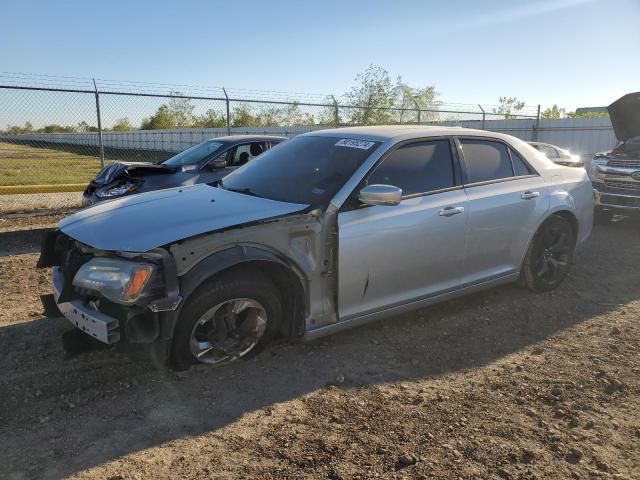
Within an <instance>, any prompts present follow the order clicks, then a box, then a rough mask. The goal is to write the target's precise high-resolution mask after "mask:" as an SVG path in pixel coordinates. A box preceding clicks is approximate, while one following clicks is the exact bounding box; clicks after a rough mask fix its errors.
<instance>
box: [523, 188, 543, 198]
mask: <svg viewBox="0 0 640 480" xmlns="http://www.w3.org/2000/svg"><path fill="white" fill-rule="evenodd" d="M539 196H540V192H532V191H531V190H527V191H526V192H524V193H523V194H522V195H520V198H521V199H523V200H531V199H532V198H538V197H539Z"/></svg>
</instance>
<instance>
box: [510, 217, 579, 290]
mask: <svg viewBox="0 0 640 480" xmlns="http://www.w3.org/2000/svg"><path fill="white" fill-rule="evenodd" d="M574 248H575V235H574V233H573V229H572V228H571V225H570V224H569V222H568V221H567V220H565V219H564V218H562V217H561V216H559V215H553V216H551V217H549V218H548V219H547V220H546V221H545V222H544V223H543V224H542V225H541V226H540V228H539V229H538V231H537V232H536V234H535V235H534V236H533V239H532V240H531V244H530V245H529V248H528V250H527V253H526V254H525V257H524V262H523V264H522V274H521V283H522V284H523V285H524V286H526V287H527V288H529V289H530V290H533V291H534V292H549V291H551V290H555V289H556V288H558V286H560V284H561V283H562V282H563V280H564V279H565V277H566V276H567V273H568V272H569V266H570V265H571V261H572V259H573V250H574Z"/></svg>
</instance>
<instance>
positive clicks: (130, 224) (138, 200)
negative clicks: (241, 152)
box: [58, 184, 308, 252]
mask: <svg viewBox="0 0 640 480" xmlns="http://www.w3.org/2000/svg"><path fill="white" fill-rule="evenodd" d="M306 208H308V205H302V204H297V203H286V202H278V201H275V200H268V199H265V198H258V197H252V196H249V195H244V194H241V193H236V192H230V191H228V190H223V189H221V188H215V187H211V186H209V185H207V184H199V185H194V186H191V187H178V188H170V189H167V190H158V191H154V192H148V193H141V194H139V195H132V196H130V197H124V198H121V199H117V200H111V201H108V202H103V203H100V204H98V205H95V206H93V207H89V208H86V209H84V210H80V211H79V212H77V213H75V214H73V215H71V216H69V217H66V218H64V219H63V220H62V221H61V222H60V223H59V225H58V226H59V228H60V230H61V231H62V232H63V233H65V234H66V235H68V236H70V237H71V238H74V239H76V240H78V241H80V242H82V243H84V244H86V245H90V246H92V247H94V248H97V249H100V250H119V251H129V252H145V251H148V250H151V249H153V248H156V247H160V246H162V245H167V244H169V243H173V242H176V241H178V240H183V239H185V238H188V237H193V236H194V235H199V234H202V233H207V232H212V231H215V230H221V229H224V228H229V227H234V226H238V225H242V224H246V223H251V222H256V221H259V220H266V219H269V218H273V217H279V216H282V215H287V214H291V213H295V212H299V211H302V210H304V209H306Z"/></svg>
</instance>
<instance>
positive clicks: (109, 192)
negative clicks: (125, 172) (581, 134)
mask: <svg viewBox="0 0 640 480" xmlns="http://www.w3.org/2000/svg"><path fill="white" fill-rule="evenodd" d="M136 188H137V185H136V184H135V183H132V182H127V183H123V184H122V185H118V186H117V187H111V188H101V189H99V190H96V195H97V196H98V197H99V198H112V197H120V196H122V195H124V194H125V193H131V192H133V191H135V190H136Z"/></svg>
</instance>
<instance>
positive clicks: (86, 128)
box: [78, 120, 98, 132]
mask: <svg viewBox="0 0 640 480" xmlns="http://www.w3.org/2000/svg"><path fill="white" fill-rule="evenodd" d="M78 131H79V132H97V131H98V127H94V126H92V125H89V124H88V123H87V122H85V121H84V120H83V121H81V122H80V123H78Z"/></svg>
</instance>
